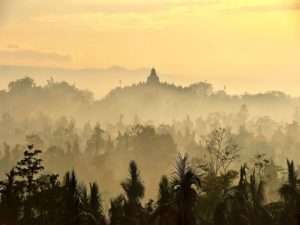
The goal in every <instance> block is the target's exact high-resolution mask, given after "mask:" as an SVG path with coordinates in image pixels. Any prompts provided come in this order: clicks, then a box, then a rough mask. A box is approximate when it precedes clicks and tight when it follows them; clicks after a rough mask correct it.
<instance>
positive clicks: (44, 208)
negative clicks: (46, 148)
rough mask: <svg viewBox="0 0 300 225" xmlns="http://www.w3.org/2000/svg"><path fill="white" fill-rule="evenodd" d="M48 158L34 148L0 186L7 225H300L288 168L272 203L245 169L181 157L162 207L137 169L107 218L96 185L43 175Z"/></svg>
mask: <svg viewBox="0 0 300 225" xmlns="http://www.w3.org/2000/svg"><path fill="white" fill-rule="evenodd" d="M40 154H41V151H40V150H37V149H35V148H34V147H33V146H32V145H31V146H28V147H27V149H25V151H24V155H23V158H22V159H21V160H20V161H19V162H18V163H17V165H16V166H15V167H14V168H13V169H11V171H9V172H8V173H7V174H6V179H4V180H2V181H0V194H1V195H0V196H1V198H0V200H1V201H0V224H1V225H4V224H5V225H19V224H20V225H35V224H36V225H106V224H111V225H147V224H149V225H152V224H153V225H208V224H211V225H242V224H243V225H267V224H268V225H281V224H289V225H296V224H299V215H300V214H299V213H300V186H299V184H300V180H299V179H298V177H297V172H296V170H295V166H294V162H293V161H287V168H288V170H287V171H288V173H287V179H286V182H285V183H284V184H283V185H282V186H281V187H280V189H279V190H278V193H279V194H280V196H281V198H280V199H279V200H277V201H273V202H270V201H269V202H267V201H266V200H265V194H264V179H262V177H261V176H260V175H259V173H258V172H256V170H255V169H254V170H251V169H249V168H248V167H247V166H246V165H244V166H242V167H241V168H240V171H239V172H236V171H233V170H224V171H223V172H220V173H216V171H215V170H213V169H210V168H211V167H209V166H200V168H198V167H196V166H194V165H193V164H191V162H190V161H189V159H188V157H187V156H182V155H179V156H178V158H177V162H176V164H175V165H176V166H175V171H174V173H173V174H172V175H171V176H170V177H167V176H163V177H162V178H161V182H160V184H159V193H158V198H157V200H149V201H145V200H144V199H143V198H144V194H145V187H144V185H143V181H142V178H141V173H140V170H139V169H138V166H137V164H136V163H135V162H134V161H131V162H130V165H129V175H128V177H127V178H126V179H125V180H124V181H123V182H122V183H121V187H122V189H123V193H122V194H120V195H119V196H117V197H115V198H113V199H111V201H110V205H109V208H108V210H107V213H106V210H104V206H103V202H102V199H101V193H100V190H99V187H98V185H97V184H96V183H91V184H89V185H88V186H85V185H83V184H81V183H80V182H79V181H78V178H77V176H76V174H75V172H74V171H70V172H67V173H66V174H65V176H64V178H63V179H59V176H58V175H55V174H45V173H43V170H44V167H43V165H42V159H41V158H40Z"/></svg>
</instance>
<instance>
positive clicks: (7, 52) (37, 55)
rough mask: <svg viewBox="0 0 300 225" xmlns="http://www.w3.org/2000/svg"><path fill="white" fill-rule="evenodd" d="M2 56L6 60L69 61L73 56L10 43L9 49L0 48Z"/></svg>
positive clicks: (0, 56)
mask: <svg viewBox="0 0 300 225" xmlns="http://www.w3.org/2000/svg"><path fill="white" fill-rule="evenodd" d="M0 58H2V59H5V60H11V61H12V60H20V61H27V60H32V61H37V62H69V61H71V57H70V56H69V55H63V54H59V53H56V52H43V51H37V50H30V49H21V48H19V46H16V45H10V46H8V49H3V50H0Z"/></svg>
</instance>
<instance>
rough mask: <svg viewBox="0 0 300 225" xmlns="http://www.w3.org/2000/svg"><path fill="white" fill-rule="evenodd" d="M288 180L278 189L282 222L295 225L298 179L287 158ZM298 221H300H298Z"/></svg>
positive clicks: (299, 189)
mask: <svg viewBox="0 0 300 225" xmlns="http://www.w3.org/2000/svg"><path fill="white" fill-rule="evenodd" d="M287 168H288V181H287V183H285V184H283V185H282V186H281V188H280V189H279V194H280V196H281V198H282V199H283V201H284V209H283V211H282V219H281V220H282V222H283V223H285V224H291V225H296V224H299V223H297V222H298V220H299V211H300V187H299V184H300V180H299V179H298V177H297V174H296V171H295V166H294V162H293V161H289V160H287ZM299 222H300V221H299Z"/></svg>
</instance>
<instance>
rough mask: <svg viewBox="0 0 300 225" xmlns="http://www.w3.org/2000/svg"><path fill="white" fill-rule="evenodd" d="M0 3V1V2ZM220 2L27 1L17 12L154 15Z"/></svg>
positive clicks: (19, 6) (213, 0)
mask: <svg viewBox="0 0 300 225" xmlns="http://www.w3.org/2000/svg"><path fill="white" fill-rule="evenodd" d="M0 1H1V0H0ZM220 1H221V0H165V1H134V2H132V1H127V2H123V3H116V2H112V3H109V2H107V3H101V2H97V1H95V2H91V1H89V2H80V1H74V2H71V0H62V1H58V0H51V1H49V0H45V1H40V0H39V1H37V0H29V1H26V2H23V3H22V4H19V5H18V6H16V7H18V9H19V10H18V11H20V13H21V14H23V15H25V16H27V17H36V16H49V15H51V16H52V15H74V14H95V13H103V14H128V13H136V14H138V13H154V12H160V11H164V10H169V9H172V8H174V7H175V8H176V7H194V6H207V5H212V4H217V3H219V2H220Z"/></svg>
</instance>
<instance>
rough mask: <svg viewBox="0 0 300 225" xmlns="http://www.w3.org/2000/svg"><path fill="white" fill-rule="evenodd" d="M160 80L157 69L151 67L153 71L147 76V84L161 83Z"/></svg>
mask: <svg viewBox="0 0 300 225" xmlns="http://www.w3.org/2000/svg"><path fill="white" fill-rule="evenodd" d="M159 83H160V80H159V77H158V76H157V73H156V70H155V69H154V68H152V69H151V73H150V75H149V76H148V78H147V84H159Z"/></svg>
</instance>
